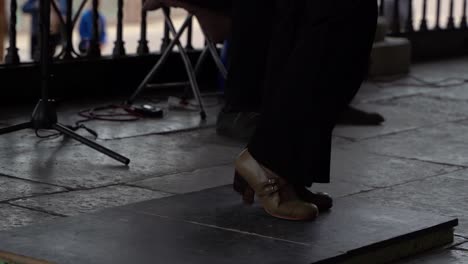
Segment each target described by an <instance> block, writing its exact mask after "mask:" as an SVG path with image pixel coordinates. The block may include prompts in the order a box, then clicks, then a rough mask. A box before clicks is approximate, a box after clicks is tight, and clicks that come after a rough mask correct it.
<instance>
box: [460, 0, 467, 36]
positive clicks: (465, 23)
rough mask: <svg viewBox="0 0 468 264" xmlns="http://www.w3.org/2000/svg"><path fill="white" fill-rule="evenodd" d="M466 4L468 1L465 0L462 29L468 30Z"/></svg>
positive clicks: (461, 22)
mask: <svg viewBox="0 0 468 264" xmlns="http://www.w3.org/2000/svg"><path fill="white" fill-rule="evenodd" d="M466 3H467V0H463V17H462V19H461V21H460V28H462V29H467V28H468V25H467V19H466V7H467V6H466Z"/></svg>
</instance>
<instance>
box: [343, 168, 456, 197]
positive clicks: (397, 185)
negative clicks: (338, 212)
mask: <svg viewBox="0 0 468 264" xmlns="http://www.w3.org/2000/svg"><path fill="white" fill-rule="evenodd" d="M462 170H464V168H462V169H459V170H455V171H451V172H441V173H438V174H435V175H431V176H427V177H424V178H421V179H414V180H410V181H405V182H401V183H397V184H393V185H388V186H371V185H367V184H362V185H364V186H366V187H369V188H372V189H371V190H362V191H359V192H355V193H351V194H346V195H343V196H340V198H345V197H352V196H354V195H359V194H363V193H369V192H373V191H378V190H384V189H390V188H395V187H399V186H402V185H406V184H410V183H415V182H422V181H426V180H430V179H434V178H438V177H443V176H445V175H448V174H450V173H455V172H458V171H462Z"/></svg>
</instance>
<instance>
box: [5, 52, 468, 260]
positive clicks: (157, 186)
mask: <svg viewBox="0 0 468 264" xmlns="http://www.w3.org/2000/svg"><path fill="white" fill-rule="evenodd" d="M410 74H411V76H416V77H417V78H422V79H424V80H427V81H430V82H438V81H440V80H442V79H446V78H454V79H452V80H451V82H454V81H457V82H460V80H459V79H458V78H468V58H460V59H454V60H447V61H438V62H431V63H424V64H415V65H413V67H412V71H411V73H410ZM411 76H410V77H408V76H406V77H403V79H398V80H396V79H395V80H391V81H385V82H383V81H382V80H370V81H368V82H366V83H365V84H364V86H363V88H362V90H361V92H360V93H359V94H358V96H357V97H356V99H355V101H354V102H353V104H354V105H355V106H356V107H358V108H361V109H364V110H367V111H372V112H379V113H381V114H383V115H384V117H385V118H386V122H385V123H384V124H382V125H380V126H338V127H337V128H336V130H335V137H334V139H333V153H332V183H331V184H316V185H314V186H313V187H312V189H314V190H321V191H327V192H329V193H331V194H332V195H333V196H335V197H354V198H355V199H363V200H372V201H374V202H375V203H378V204H380V205H382V206H397V207H402V208H409V209H412V210H419V211H424V212H430V213H434V214H440V215H447V216H452V217H458V218H459V220H460V226H459V227H458V228H457V229H456V230H455V231H456V233H457V240H456V243H454V245H451V246H448V247H446V248H443V249H438V250H436V251H433V252H430V253H427V254H424V255H422V256H418V257H414V258H411V259H407V260H403V261H401V262H400V263H401V264H416V263H429V264H433V263H447V264H458V263H468V191H467V190H468V85H465V84H463V85H458V86H448V87H435V85H430V84H427V83H422V82H421V81H418V80H417V79H415V78H412V77H411ZM455 78H457V79H455ZM210 102H213V100H212V99H211V101H210ZM100 103H102V102H93V103H91V102H89V103H83V102H78V103H76V102H69V103H67V102H65V103H64V106H62V107H61V108H60V109H59V114H60V118H61V120H62V121H64V122H65V123H67V122H72V121H73V120H76V119H77V118H78V117H77V116H76V113H77V111H78V110H81V109H86V108H89V107H90V106H92V105H98V104H100ZM105 103H109V102H108V101H107V102H105ZM219 108H220V105H219V104H218V105H217V104H210V107H209V109H208V114H209V118H208V120H207V121H206V122H200V118H199V116H198V113H197V112H184V111H170V112H169V113H168V115H167V117H166V118H165V119H163V120H140V121H137V122H121V123H110V122H97V121H95V122H91V123H89V124H88V125H89V126H90V127H91V128H93V129H95V130H96V131H98V133H99V138H98V140H97V141H98V142H99V143H101V144H103V145H105V146H107V147H109V148H111V149H113V150H116V151H118V152H120V153H121V154H124V155H126V156H128V157H129V158H130V159H131V160H132V163H131V164H130V166H129V167H125V166H122V165H120V164H119V163H117V162H115V161H114V160H111V159H109V158H108V157H106V156H103V155H101V154H99V153H97V152H95V151H94V150H92V149H89V148H88V147H86V146H83V145H81V144H79V143H76V142H74V141H72V140H67V139H64V138H62V137H59V138H55V139H47V140H44V139H38V138H36V137H35V135H34V132H33V131H21V132H18V133H14V134H9V135H4V136H0V150H1V151H0V219H2V221H0V230H9V229H12V228H15V227H19V226H24V225H31V224H37V223H42V222H47V221H50V220H53V219H56V218H60V217H68V216H74V215H78V214H82V213H89V212H94V211H97V210H100V209H103V208H109V207H114V206H119V205H124V204H129V203H134V202H139V201H143V200H149V199H157V198H162V197H166V196H170V195H178V194H183V193H189V192H194V191H200V190H204V189H208V188H213V187H218V186H223V185H227V184H230V183H231V180H232V174H233V161H234V158H235V157H236V155H237V154H238V153H239V152H240V151H241V150H242V148H243V147H244V145H245V143H244V142H239V141H235V140H230V139H226V138H223V137H220V136H218V135H216V132H215V129H214V125H215V121H216V113H217V112H218V111H219ZM29 110H30V108H28V107H25V106H21V107H8V108H3V109H0V126H6V125H7V124H14V123H16V122H19V121H21V120H27V116H28V115H29V112H28V111H29ZM80 133H81V134H83V135H85V136H89V135H87V134H86V133H84V132H82V131H81V132H80Z"/></svg>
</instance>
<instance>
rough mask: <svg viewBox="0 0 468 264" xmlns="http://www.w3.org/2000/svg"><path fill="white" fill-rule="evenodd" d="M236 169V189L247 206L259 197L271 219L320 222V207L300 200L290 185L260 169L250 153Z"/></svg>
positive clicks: (245, 155)
mask: <svg viewBox="0 0 468 264" xmlns="http://www.w3.org/2000/svg"><path fill="white" fill-rule="evenodd" d="M235 167H236V174H235V177H234V179H235V180H234V185H233V187H234V190H236V191H237V192H239V193H240V194H241V195H242V197H243V200H244V202H246V203H248V204H251V203H253V201H254V196H255V194H256V195H257V197H258V198H259V200H260V202H261V204H262V206H263V208H264V210H265V211H266V212H267V213H268V214H270V215H271V216H274V217H277V218H281V219H287V220H295V221H302V220H313V219H315V218H317V216H318V212H319V210H318V208H317V206H315V205H314V204H311V203H307V202H305V201H302V200H300V199H299V197H298V196H297V195H296V193H295V191H294V188H293V187H292V186H291V185H289V184H288V183H287V182H286V181H285V180H284V179H283V178H281V177H279V176H278V175H276V174H275V173H273V172H272V171H270V170H269V169H267V168H265V167H263V166H261V165H260V164H259V163H258V162H257V161H256V160H255V159H254V158H253V157H252V155H250V153H249V152H248V150H244V151H243V152H242V153H241V154H240V155H239V157H238V158H237V160H236V163H235Z"/></svg>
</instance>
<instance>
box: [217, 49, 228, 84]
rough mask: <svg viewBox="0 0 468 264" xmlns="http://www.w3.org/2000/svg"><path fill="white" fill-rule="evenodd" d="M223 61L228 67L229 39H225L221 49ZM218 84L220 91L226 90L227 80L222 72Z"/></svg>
mask: <svg viewBox="0 0 468 264" xmlns="http://www.w3.org/2000/svg"><path fill="white" fill-rule="evenodd" d="M221 61H222V62H223V64H224V66H225V67H226V68H228V64H229V41H227V40H226V41H224V46H223V48H222V50H221ZM218 86H219V91H220V92H224V89H225V87H226V80H225V79H224V77H223V76H222V74H218Z"/></svg>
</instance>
